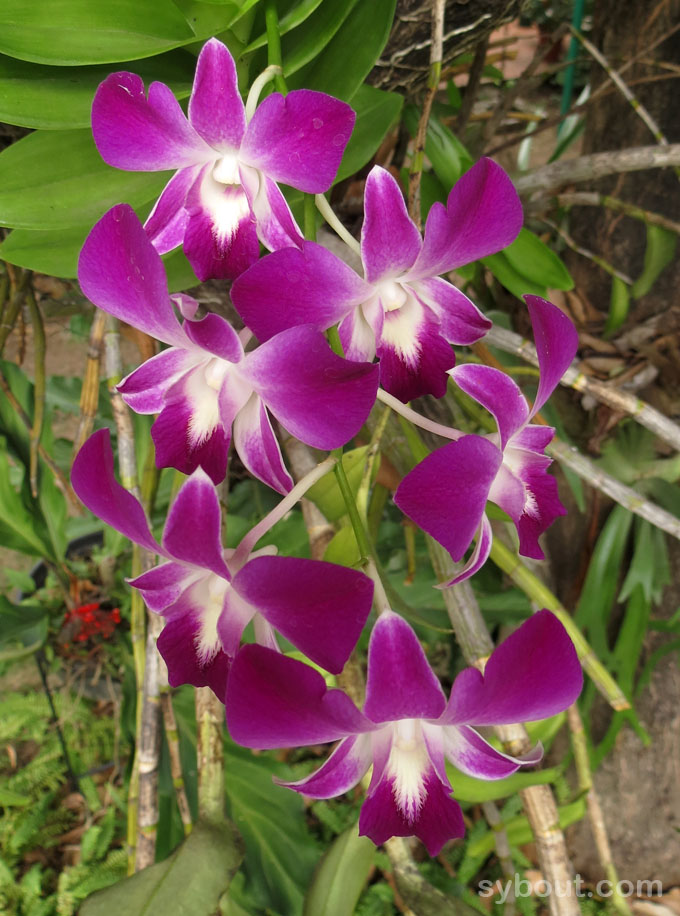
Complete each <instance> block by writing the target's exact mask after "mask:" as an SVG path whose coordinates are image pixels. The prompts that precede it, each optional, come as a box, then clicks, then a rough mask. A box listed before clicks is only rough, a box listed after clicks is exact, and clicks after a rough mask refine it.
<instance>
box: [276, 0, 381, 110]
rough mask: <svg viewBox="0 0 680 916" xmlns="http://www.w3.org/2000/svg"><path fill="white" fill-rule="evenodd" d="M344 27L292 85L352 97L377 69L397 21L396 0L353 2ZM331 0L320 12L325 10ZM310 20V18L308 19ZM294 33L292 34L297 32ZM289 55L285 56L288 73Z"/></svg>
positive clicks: (284, 64)
mask: <svg viewBox="0 0 680 916" xmlns="http://www.w3.org/2000/svg"><path fill="white" fill-rule="evenodd" d="M345 5H346V6H347V7H349V6H353V9H352V13H351V15H348V16H345V18H344V21H343V23H342V26H341V28H339V29H338V31H337V32H336V33H335V35H334V36H333V37H332V39H331V40H330V41H329V42H328V44H327V45H326V46H325V47H324V49H323V54H319V55H318V56H316V59H315V60H314V61H313V63H311V64H310V65H309V66H308V67H305V69H304V70H301V71H300V72H299V73H296V75H295V79H293V80H291V82H290V85H291V88H297V87H300V88H301V87H304V88H306V89H317V90H319V91H320V92H328V93H329V94H330V95H333V96H335V97H336V98H339V99H345V101H347V100H349V99H351V97H352V96H353V95H354V93H355V92H356V91H357V89H358V88H359V86H361V84H362V83H363V81H364V80H365V79H366V77H367V76H368V74H369V73H370V71H371V70H372V69H373V66H374V65H375V62H376V61H377V60H378V58H379V57H380V54H381V52H382V50H383V48H384V47H385V45H386V44H387V39H388V38H389V35H390V30H391V28H392V21H393V20H394V10H395V6H396V0H371V2H370V3H366V2H361V3H359V4H356V5H353V4H352V3H351V0H350V2H346V3H345ZM327 6H328V0H327V2H326V3H324V5H323V7H321V9H320V10H319V12H321V13H324V12H325V10H326V7H327ZM308 21H310V20H308ZM297 34H298V33H297V32H293V33H292V35H293V36H295V35H297ZM286 63H287V58H286V57H285V56H284V57H283V66H284V72H285V71H286Z"/></svg>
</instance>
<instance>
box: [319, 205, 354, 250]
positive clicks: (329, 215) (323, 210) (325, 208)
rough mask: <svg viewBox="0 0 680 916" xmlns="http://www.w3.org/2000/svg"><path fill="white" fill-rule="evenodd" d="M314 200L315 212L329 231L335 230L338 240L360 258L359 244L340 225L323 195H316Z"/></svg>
mask: <svg viewBox="0 0 680 916" xmlns="http://www.w3.org/2000/svg"><path fill="white" fill-rule="evenodd" d="M314 200H315V202H316V208H317V210H318V211H319V213H320V214H321V215H322V216H323V218H324V219H325V220H326V222H327V223H328V225H329V226H330V227H331V229H333V230H335V232H336V234H337V235H339V236H340V238H341V239H342V240H343V242H345V244H346V245H349V247H350V248H351V249H352V251H354V252H356V254H358V255H359V256H361V245H360V244H359V242H357V240H356V239H355V238H354V236H353V235H351V234H350V233H349V232H348V231H347V230H346V229H345V227H344V226H343V225H342V223H341V222H340V220H339V219H338V217H337V216H336V215H335V213H334V211H333V208H332V207H331V205H330V204H329V203H328V201H327V200H326V198H325V197H324V195H323V194H316V195H315V196H314Z"/></svg>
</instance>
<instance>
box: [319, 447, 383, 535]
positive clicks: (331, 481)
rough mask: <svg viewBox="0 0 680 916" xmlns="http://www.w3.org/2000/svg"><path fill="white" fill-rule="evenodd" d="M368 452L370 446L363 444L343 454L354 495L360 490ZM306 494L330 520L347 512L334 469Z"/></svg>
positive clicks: (336, 518)
mask: <svg viewBox="0 0 680 916" xmlns="http://www.w3.org/2000/svg"><path fill="white" fill-rule="evenodd" d="M367 453H368V446H367V445H363V446H361V448H353V449H350V450H349V451H348V452H345V453H344V454H343V456H342V466H343V467H344V469H345V474H346V475H347V480H348V481H349V485H350V487H351V489H352V493H353V494H354V496H356V494H357V492H358V490H359V485H360V483H361V478H362V476H363V473H364V464H365V463H366V454H367ZM306 495H307V499H311V501H312V502H313V503H315V504H316V505H317V506H318V508H319V509H320V510H321V511H322V512H323V514H324V515H325V516H326V518H327V519H328V521H329V522H336V521H338V519H340V518H342V516H343V515H345V514H346V512H347V509H346V507H345V501H344V499H343V497H342V493H341V492H340V487H339V486H338V483H337V479H336V477H335V474H334V473H333V471H329V473H328V474H325V475H324V476H323V477H322V478H321V480H319V481H317V483H315V484H314V486H313V487H310V488H309V490H307V494H306Z"/></svg>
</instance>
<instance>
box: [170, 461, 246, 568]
mask: <svg viewBox="0 0 680 916" xmlns="http://www.w3.org/2000/svg"><path fill="white" fill-rule="evenodd" d="M221 525H222V516H221V511H220V502H219V499H218V496H217V490H216V489H215V484H214V483H213V482H212V480H211V479H210V478H209V477H208V475H207V474H206V473H205V471H202V470H201V469H200V468H198V469H197V470H195V471H194V473H193V474H192V475H191V477H190V478H189V479H188V480H187V481H185V482H184V483H183V484H182V486H181V487H180V489H179V492H178V493H177V496H176V497H175V500H174V502H173V504H172V506H171V507H170V511H169V512H168V517H167V521H166V523H165V530H164V532H163V547H164V548H165V550H166V551H167V552H168V553H169V554H170V555H171V556H173V557H175V558H176V559H177V560H182V561H183V562H184V563H190V564H191V565H192V566H200V567H205V568H206V569H210V570H212V572H214V573H216V574H217V575H218V576H221V577H222V578H223V579H230V578H231V576H230V575H229V570H228V569H227V565H226V563H225V562H224V558H223V555H222V550H223V548H222V535H221Z"/></svg>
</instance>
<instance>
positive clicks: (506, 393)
mask: <svg viewBox="0 0 680 916" xmlns="http://www.w3.org/2000/svg"><path fill="white" fill-rule="evenodd" d="M449 375H450V376H451V378H452V379H453V380H454V382H455V383H456V385H458V387H459V388H461V389H462V390H463V391H464V392H465V393H466V394H469V395H470V397H471V398H474V399H475V401H477V403H479V404H481V405H482V407H486V409H487V410H488V411H489V413H490V414H492V415H493V417H494V419H495V420H496V424H497V426H498V432H499V433H500V436H501V449H504V448H505V446H506V444H507V442H508V439H509V438H510V437H511V436H512V435H513V433H515V432H517V430H518V429H520V427H522V426H523V425H524V424H525V423H526V422H527V418H528V416H529V408H528V406H527V402H526V400H525V398H524V395H523V394H522V392H521V391H520V389H519V386H518V385H517V384H516V383H515V382H514V381H513V380H512V379H511V378H510V376H509V375H506V374H505V373H504V372H501V371H500V370H498V369H493V368H492V367H491V366H475V365H472V364H471V363H468V364H467V365H464V366H456V368H455V369H452V370H451V371H450V372H449Z"/></svg>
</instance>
